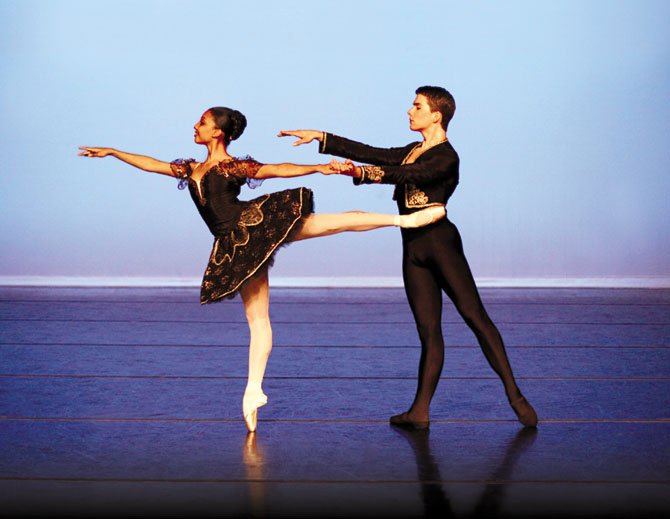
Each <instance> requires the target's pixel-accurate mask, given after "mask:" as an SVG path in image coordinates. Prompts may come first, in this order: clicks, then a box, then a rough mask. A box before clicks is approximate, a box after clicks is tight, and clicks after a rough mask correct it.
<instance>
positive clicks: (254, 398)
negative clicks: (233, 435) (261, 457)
mask: <svg viewBox="0 0 670 519" xmlns="http://www.w3.org/2000/svg"><path fill="white" fill-rule="evenodd" d="M267 403H268V397H267V395H265V394H264V393H263V392H262V391H260V392H251V393H247V392H245V393H244V398H243V399H242V414H243V415H244V423H245V424H246V425H247V429H248V430H249V432H254V431H255V430H256V426H257V424H258V408H259V407H263V406H264V405H265V404H267Z"/></svg>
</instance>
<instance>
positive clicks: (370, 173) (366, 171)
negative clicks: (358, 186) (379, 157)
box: [362, 166, 384, 184]
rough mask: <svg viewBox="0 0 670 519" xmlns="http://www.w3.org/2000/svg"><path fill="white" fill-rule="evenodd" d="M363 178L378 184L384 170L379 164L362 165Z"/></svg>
mask: <svg viewBox="0 0 670 519" xmlns="http://www.w3.org/2000/svg"><path fill="white" fill-rule="evenodd" d="M362 170H363V180H369V181H370V182H374V183H375V184H379V183H380V182H381V181H382V178H384V170H383V169H382V168H380V167H379V166H363V167H362Z"/></svg>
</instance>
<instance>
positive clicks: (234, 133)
mask: <svg viewBox="0 0 670 519" xmlns="http://www.w3.org/2000/svg"><path fill="white" fill-rule="evenodd" d="M207 111H208V112H209V113H210V114H212V117H214V124H215V125H216V127H217V128H218V129H220V130H221V131H222V132H223V140H224V142H225V143H226V144H230V141H234V140H235V139H237V138H238V137H239V136H240V135H242V133H243V132H244V129H245V128H246V127H247V118H246V117H244V114H243V113H242V112H238V111H237V110H233V109H232V108H226V107H225V106H215V107H213V108H210V109H209V110H207Z"/></svg>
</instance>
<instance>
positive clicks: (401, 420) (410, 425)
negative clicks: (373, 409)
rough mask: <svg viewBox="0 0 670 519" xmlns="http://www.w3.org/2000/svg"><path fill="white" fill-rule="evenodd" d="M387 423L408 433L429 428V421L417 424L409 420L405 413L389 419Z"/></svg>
mask: <svg viewBox="0 0 670 519" xmlns="http://www.w3.org/2000/svg"><path fill="white" fill-rule="evenodd" d="M389 423H390V424H391V425H393V426H395V427H400V428H401V429H407V430H410V431H419V430H422V429H428V427H429V426H430V421H426V422H418V421H416V420H411V419H410V418H409V417H408V416H407V413H400V414H397V415H394V416H392V417H391V418H389Z"/></svg>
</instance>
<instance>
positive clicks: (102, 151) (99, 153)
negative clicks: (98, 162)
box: [77, 146, 114, 158]
mask: <svg viewBox="0 0 670 519" xmlns="http://www.w3.org/2000/svg"><path fill="white" fill-rule="evenodd" d="M79 149H80V150H83V151H80V152H79V153H78V154H77V155H78V156H79V157H96V158H102V157H106V156H107V155H109V154H110V153H112V152H113V151H114V148H91V147H90V146H79Z"/></svg>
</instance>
